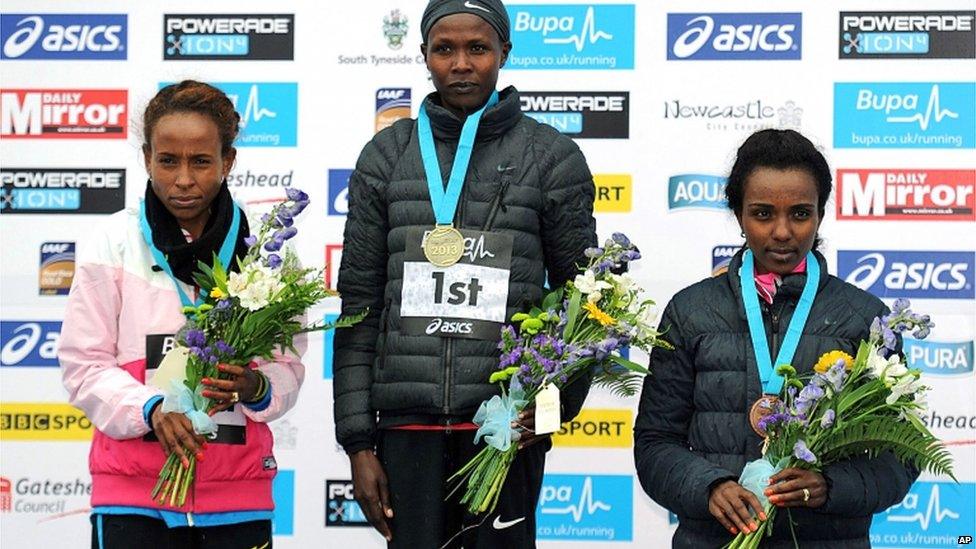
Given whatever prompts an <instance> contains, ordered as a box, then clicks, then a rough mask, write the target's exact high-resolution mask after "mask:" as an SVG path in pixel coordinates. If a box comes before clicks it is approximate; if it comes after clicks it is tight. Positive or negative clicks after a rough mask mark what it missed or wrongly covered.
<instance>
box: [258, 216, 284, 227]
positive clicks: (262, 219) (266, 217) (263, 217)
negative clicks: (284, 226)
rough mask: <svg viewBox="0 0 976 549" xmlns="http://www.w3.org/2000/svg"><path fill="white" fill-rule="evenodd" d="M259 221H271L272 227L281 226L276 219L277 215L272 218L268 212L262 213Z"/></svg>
mask: <svg viewBox="0 0 976 549" xmlns="http://www.w3.org/2000/svg"><path fill="white" fill-rule="evenodd" d="M261 223H265V224H266V223H271V226H272V227H281V221H278V218H277V217H275V218H274V219H272V218H271V216H270V215H268V214H264V215H262V216H261Z"/></svg>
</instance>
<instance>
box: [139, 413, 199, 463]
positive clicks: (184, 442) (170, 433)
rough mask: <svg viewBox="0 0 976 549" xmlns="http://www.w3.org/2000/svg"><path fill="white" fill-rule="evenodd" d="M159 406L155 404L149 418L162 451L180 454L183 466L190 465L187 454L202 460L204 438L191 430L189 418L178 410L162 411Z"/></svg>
mask: <svg viewBox="0 0 976 549" xmlns="http://www.w3.org/2000/svg"><path fill="white" fill-rule="evenodd" d="M160 408H161V407H160V406H156V409H155V410H153V413H152V417H151V418H150V419H151V420H152V427H153V432H155V433H156V438H158V439H159V444H160V445H161V446H162V447H163V452H165V453H166V455H167V456H168V455H170V454H171V453H174V452H175V453H176V455H178V456H180V461H181V462H183V467H189V466H190V460H189V459H188V458H187V456H189V455H193V456H195V457H196V458H197V460H198V461H199V460H202V459H203V453H202V452H203V448H204V446H205V445H206V440H205V439H204V438H203V437H202V436H200V435H198V434H196V433H194V432H193V424H192V423H190V419H189V418H187V417H186V415H185V414H181V413H180V412H163V411H162V410H160Z"/></svg>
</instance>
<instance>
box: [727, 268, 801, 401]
mask: <svg viewBox="0 0 976 549" xmlns="http://www.w3.org/2000/svg"><path fill="white" fill-rule="evenodd" d="M819 283H820V263H818V262H817V258H816V256H814V255H813V252H807V281H806V284H804V285H803V293H802V294H800V301H799V302H798V303H797V304H796V310H795V311H794V312H793V318H792V319H790V325H789V327H788V328H787V329H786V337H784V338H783V344H782V345H780V348H779V353H778V354H777V355H776V364H775V365H776V366H780V365H782V364H790V363H792V361H793V355H794V354H796V347H797V346H798V345H799V344H800V334H801V332H802V331H803V326H804V325H805V324H806V323H807V317H809V316H810V309H811V308H813V300H814V298H815V297H816V295H817V285H818V284H819ZM739 285H740V288H741V289H742V300H743V303H744V304H745V309H746V320H748V321H749V335H750V337H751V339H752V350H753V353H754V354H755V355H756V366H757V367H758V368H759V380H760V381H761V382H762V387H763V394H765V395H774V396H777V395H779V394H780V391H782V390H783V376H781V375H779V374H777V373H776V370H775V369H774V367H773V362H772V360H771V358H772V357H770V355H769V343H768V341H767V340H766V328H765V327H764V326H763V320H762V311H761V310H760V309H759V297H758V296H757V292H756V280H755V264H754V259H753V257H752V250H748V249H747V250H746V251H745V253H743V254H742V268H741V270H740V271H739Z"/></svg>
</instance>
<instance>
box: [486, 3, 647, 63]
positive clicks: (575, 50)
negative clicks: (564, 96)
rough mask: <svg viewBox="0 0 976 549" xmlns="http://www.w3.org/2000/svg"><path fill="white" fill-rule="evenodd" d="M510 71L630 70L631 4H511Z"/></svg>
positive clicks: (632, 53) (632, 32)
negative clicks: (511, 45)
mask: <svg viewBox="0 0 976 549" xmlns="http://www.w3.org/2000/svg"><path fill="white" fill-rule="evenodd" d="M508 13H509V16H510V17H511V21H512V44H514V46H513V47H512V52H511V53H510V54H509V56H508V63H506V64H505V67H506V68H509V69H531V70H559V69H563V70H565V69H571V70H596V69H617V70H619V69H633V68H634V6H633V4H603V5H601V4H597V5H588V4H544V5H540V4H516V5H510V6H508Z"/></svg>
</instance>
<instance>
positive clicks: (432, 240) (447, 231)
mask: <svg viewBox="0 0 976 549" xmlns="http://www.w3.org/2000/svg"><path fill="white" fill-rule="evenodd" d="M423 248H424V256H425V257H426V258H427V261H430V262H431V263H432V264H433V265H435V266H437V267H450V266H451V265H454V264H455V263H457V262H458V260H460V259H461V256H462V255H464V236H462V235H461V231H459V230H457V229H455V228H454V225H437V226H436V227H434V230H432V231H430V233H428V234H427V238H426V239H424V245H423Z"/></svg>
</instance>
